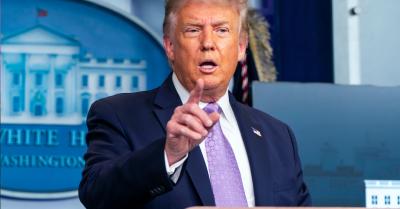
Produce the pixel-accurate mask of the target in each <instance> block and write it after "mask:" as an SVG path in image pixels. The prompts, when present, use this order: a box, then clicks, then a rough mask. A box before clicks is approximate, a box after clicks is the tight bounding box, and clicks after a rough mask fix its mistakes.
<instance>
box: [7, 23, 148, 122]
mask: <svg viewBox="0 0 400 209" xmlns="http://www.w3.org/2000/svg"><path fill="white" fill-rule="evenodd" d="M1 51H2V56H1V89H2V94H1V101H2V102H1V105H2V106H1V121H2V123H8V124H24V123H30V124H81V123H82V122H83V120H84V119H85V117H86V114H87V112H88V109H89V107H90V104H91V103H92V102H93V101H95V100H97V99H100V98H103V97H106V96H109V95H113V94H116V93H121V92H135V91H140V90H145V88H146V79H147V78H146V61H145V60H131V59H114V58H95V57H92V56H91V55H90V53H87V54H86V55H83V56H82V52H81V46H80V43H79V42H78V41H77V40H74V39H73V38H71V37H68V36H66V35H64V34H60V33H58V32H56V31H54V30H52V29H50V28H47V27H45V26H41V25H37V26H35V27H33V28H30V29H27V30H25V31H23V32H20V33H18V34H15V35H11V36H8V37H5V38H4V39H3V40H2V44H1ZM60 118H62V120H60Z"/></svg>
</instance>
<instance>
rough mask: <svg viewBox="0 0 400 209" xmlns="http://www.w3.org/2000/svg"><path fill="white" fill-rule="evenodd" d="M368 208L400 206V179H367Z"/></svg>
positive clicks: (366, 197)
mask: <svg viewBox="0 0 400 209" xmlns="http://www.w3.org/2000/svg"><path fill="white" fill-rule="evenodd" d="M365 206H366V207H367V208H400V181H387V180H385V181H383V180H365Z"/></svg>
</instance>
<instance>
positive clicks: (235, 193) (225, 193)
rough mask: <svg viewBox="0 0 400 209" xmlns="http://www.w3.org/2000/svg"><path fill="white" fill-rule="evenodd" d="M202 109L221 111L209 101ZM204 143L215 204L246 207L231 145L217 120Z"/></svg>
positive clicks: (210, 111) (209, 111)
mask: <svg viewBox="0 0 400 209" xmlns="http://www.w3.org/2000/svg"><path fill="white" fill-rule="evenodd" d="M204 111H206V112H207V113H209V114H210V113H212V112H218V113H221V109H220V108H219V106H218V104H216V103H209V104H208V105H207V106H206V107H205V108H204ZM205 143H206V152H207V161H208V172H209V175H210V181H211V187H212V190H213V193H214V199H215V204H216V206H222V207H247V201H246V195H245V193H244V189H243V183H242V178H241V177H240V171H239V167H238V165H237V162H236V158H235V155H234V153H233V150H232V147H231V145H230V144H229V142H228V140H227V139H226V138H225V136H224V134H223V133H222V129H221V124H220V122H219V121H218V122H217V123H215V125H214V126H213V127H212V128H211V129H210V132H209V133H208V135H207V138H206V141H205Z"/></svg>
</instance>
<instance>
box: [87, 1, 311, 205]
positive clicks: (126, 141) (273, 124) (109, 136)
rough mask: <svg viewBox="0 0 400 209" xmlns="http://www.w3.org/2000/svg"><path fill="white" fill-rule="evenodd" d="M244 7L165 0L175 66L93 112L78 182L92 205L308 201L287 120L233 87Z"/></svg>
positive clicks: (243, 41)
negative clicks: (248, 101)
mask: <svg viewBox="0 0 400 209" xmlns="http://www.w3.org/2000/svg"><path fill="white" fill-rule="evenodd" d="M246 12H247V2H246V1H244V0H218V1H217V0H202V1H199V0H168V1H167V2H166V13H165V19H164V48H165V51H166V54H167V56H168V59H169V61H170V64H171V66H172V69H173V73H172V74H171V75H170V76H169V77H168V78H167V79H166V81H165V82H164V83H163V84H162V85H161V86H160V87H159V88H157V89H154V90H150V91H146V92H139V93H133V94H120V95H116V96H112V97H109V98H105V99H102V100H99V101H97V102H95V103H94V104H93V105H92V107H91V109H90V112H89V114H88V119H87V125H88V134H87V144H88V150H87V153H86V154H85V160H86V167H85V170H84V172H83V178H82V181H81V184H80V187H79V197H80V199H81V201H82V203H83V204H84V205H85V206H86V207H87V208H186V207H190V206H194V205H217V206H244V207H248V206H249V207H252V206H268V205H270V206H299V205H302V206H306V205H309V204H310V195H309V193H308V190H307V187H306V186H305V184H304V182H303V177H302V170H301V165H300V159H299V156H298V151H297V146H296V141H295V138H294V135H293V133H292V132H291V130H290V128H289V127H288V126H287V125H286V124H284V123H282V122H280V121H278V120H276V119H274V118H272V117H271V116H269V115H267V114H265V113H262V112H260V111H258V110H255V109H253V108H250V107H248V106H245V105H242V104H240V103H238V102H237V101H236V100H235V99H234V97H233V96H232V95H231V94H230V93H229V92H228V90H227V89H228V84H229V81H230V79H231V77H232V75H233V73H234V70H235V68H236V63H237V62H238V61H239V60H241V59H243V58H244V56H245V50H246V47H247V26H246V21H245V20H246Z"/></svg>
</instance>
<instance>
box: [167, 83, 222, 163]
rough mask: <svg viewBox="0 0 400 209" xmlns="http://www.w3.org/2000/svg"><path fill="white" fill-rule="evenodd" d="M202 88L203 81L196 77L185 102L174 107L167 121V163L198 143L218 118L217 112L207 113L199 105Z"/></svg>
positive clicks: (181, 156)
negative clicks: (194, 84) (193, 86)
mask: <svg viewBox="0 0 400 209" xmlns="http://www.w3.org/2000/svg"><path fill="white" fill-rule="evenodd" d="M203 88H204V81H203V80H202V79H198V80H197V82H196V86H195V88H194V89H193V90H192V91H191V92H190V96H189V100H188V101H187V103H186V104H183V105H181V106H179V107H177V108H175V111H174V114H173V115H172V117H171V119H170V120H169V121H168V123H167V139H166V143H165V152H166V154H167V158H168V163H169V165H172V164H174V163H176V162H178V161H179V160H180V159H182V158H183V157H184V156H185V155H186V154H187V153H188V152H189V151H190V150H192V149H193V148H194V147H195V146H197V145H198V144H200V143H201V142H202V141H203V140H204V138H205V137H206V136H207V134H208V129H209V128H211V127H212V126H213V125H214V124H215V123H216V122H217V121H218V120H219V114H218V113H216V112H214V113H211V114H209V115H208V114H207V113H206V112H205V111H204V110H202V109H201V108H200V107H199V102H200V100H201V97H202V95H203Z"/></svg>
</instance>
